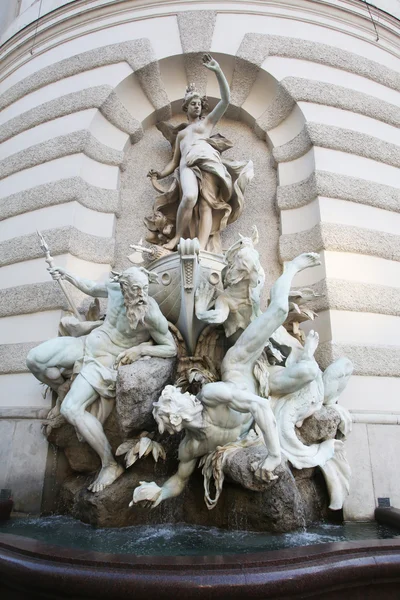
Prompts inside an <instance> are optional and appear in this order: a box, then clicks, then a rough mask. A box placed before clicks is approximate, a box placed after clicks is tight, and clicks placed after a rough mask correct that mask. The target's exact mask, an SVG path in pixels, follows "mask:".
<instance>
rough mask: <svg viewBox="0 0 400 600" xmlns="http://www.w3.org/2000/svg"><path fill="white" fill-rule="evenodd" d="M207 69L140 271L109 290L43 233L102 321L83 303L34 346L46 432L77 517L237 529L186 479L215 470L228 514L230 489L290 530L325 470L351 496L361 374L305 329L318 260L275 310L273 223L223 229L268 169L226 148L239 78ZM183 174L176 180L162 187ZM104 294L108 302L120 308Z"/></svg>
mask: <svg viewBox="0 0 400 600" xmlns="http://www.w3.org/2000/svg"><path fill="white" fill-rule="evenodd" d="M203 62H204V65H205V67H206V68H208V69H210V70H211V71H214V72H215V74H216V77H217V81H218V83H219V86H220V91H221V100H220V102H219V103H218V104H217V106H216V107H215V108H214V110H213V111H211V112H210V113H209V114H208V115H207V116H204V115H203V114H202V113H203V110H204V109H205V107H206V99H205V98H204V97H200V95H199V94H198V92H197V91H196V89H195V87H194V86H193V85H191V86H189V88H188V89H187V92H186V96H185V100H184V105H183V108H184V110H185V111H186V112H187V115H188V123H187V124H186V125H181V126H178V127H172V126H169V125H168V124H162V125H161V126H160V127H159V128H160V130H161V131H163V133H164V134H165V135H166V136H167V137H168V139H169V141H170V142H171V146H172V152H173V154H172V158H171V161H170V162H169V163H168V165H167V166H166V167H165V168H164V170H163V171H161V172H158V171H154V170H151V171H150V172H149V176H150V178H151V181H152V183H153V186H154V187H155V189H156V190H157V191H158V192H159V193H160V196H158V197H157V199H156V200H155V203H154V210H153V214H152V215H151V216H150V217H148V218H147V219H146V221H145V223H146V226H147V228H148V231H149V233H148V236H147V244H148V245H143V244H142V243H141V242H140V243H139V244H132V246H131V248H132V249H133V250H134V252H133V254H131V255H130V256H129V259H130V260H131V262H133V263H134V264H135V266H133V267H131V268H129V269H126V270H124V271H121V272H117V271H113V273H112V276H111V278H110V280H109V281H108V282H105V283H98V282H95V281H91V280H88V279H84V278H82V277H77V276H76V275H74V274H72V273H70V272H69V271H67V270H66V269H63V268H61V267H56V266H55V265H54V261H53V259H52V257H51V255H50V250H49V249H48V247H47V246H45V241H44V240H43V238H42V239H41V244H42V247H43V249H44V251H45V253H46V260H47V262H48V264H49V272H50V274H51V276H52V277H53V279H54V280H56V281H58V282H60V283H62V289H63V290H64V291H66V293H67V294H68V290H67V287H66V284H64V282H68V283H69V284H72V285H73V286H75V287H76V288H78V289H79V290H80V291H81V292H84V293H85V294H87V295H89V296H92V297H93V298H95V299H96V303H95V304H94V305H93V306H92V307H91V309H90V311H89V313H88V314H87V315H86V320H82V315H81V314H80V313H79V311H78V310H77V309H76V307H72V310H73V313H74V314H73V315H66V316H64V317H63V319H62V321H61V325H60V334H61V335H60V337H58V338H55V339H53V340H49V341H47V342H44V343H43V344H41V345H40V346H38V347H37V348H34V349H33V350H31V352H30V353H29V355H28V360H27V362H28V367H29V368H30V370H31V371H32V373H33V374H34V375H35V376H36V377H37V379H39V381H41V382H42V383H43V384H45V385H46V386H48V387H49V389H50V390H52V391H53V392H54V393H55V395H56V397H57V400H56V403H55V406H54V407H53V408H52V410H51V411H50V413H49V415H48V418H47V420H46V421H45V423H44V432H45V434H46V435H47V437H48V439H49V441H51V442H52V443H54V444H55V445H57V446H59V447H61V448H63V449H65V453H66V456H67V459H68V461H69V464H70V467H71V469H72V471H73V472H74V473H75V475H74V477H72V479H69V480H67V481H66V483H65V484H64V488H63V491H62V494H61V495H62V506H63V510H67V511H69V512H71V513H72V514H74V515H75V516H78V517H80V518H82V519H84V520H89V521H90V522H94V523H96V524H99V525H105V524H106V525H128V524H133V523H138V522H140V519H141V518H143V517H141V515H143V511H141V510H140V508H139V505H142V504H144V505H146V506H151V507H153V508H154V507H157V506H158V505H160V504H161V503H163V502H164V501H167V500H169V499H172V498H177V500H175V501H174V502H175V505H174V506H175V508H176V511H175V515H174V517H173V518H174V519H175V520H186V521H187V522H201V523H205V522H207V523H209V524H213V525H221V526H225V527H226V526H233V525H232V522H231V521H230V520H229V518H228V517H227V513H226V510H224V509H223V508H221V509H220V508H217V510H214V511H212V513H208V511H207V510H206V514H211V515H215V517H209V518H207V517H205V516H204V514H201V515H200V512H201V510H200V509H198V508H197V513H196V511H195V510H194V508H193V507H194V506H196V505H197V504H196V502H195V501H194V500H193V497H191V496H190V495H191V494H192V495H193V493H195V494H197V493H198V490H197V488H196V489H195V491H194V492H193V490H191V489H190V488H188V483H189V482H190V480H191V478H192V476H193V477H194V478H196V476H195V475H194V472H195V469H196V467H198V466H200V467H201V468H202V476H203V487H204V499H205V506H206V507H207V509H215V508H216V507H217V506H218V507H220V506H221V501H222V498H224V492H223V488H224V487H225V488H226V490H225V500H224V501H223V502H225V503H227V504H226V506H228V505H230V506H231V508H232V506H233V508H235V507H240V510H241V514H242V515H245V517H246V519H247V521H246V523H247V526H248V527H249V528H252V529H257V528H258V529H260V530H263V529H271V530H275V531H276V530H289V529H293V528H295V527H298V526H300V525H304V524H305V523H306V522H307V521H310V520H312V519H313V518H314V517H315V516H321V515H322V513H323V510H322V509H321V508H318V509H317V505H318V506H320V505H322V504H323V503H322V502H321V497H322V496H323V493H324V492H323V484H322V483H321V480H318V482H317V483H316V481H317V479H315V478H318V473H321V474H322V475H323V477H324V479H325V482H326V489H327V491H328V495H329V507H330V508H331V509H333V510H337V509H340V508H341V507H342V505H343V501H344V499H345V497H346V495H347V494H348V490H349V479H350V469H349V465H348V463H347V461H346V457H345V453H344V440H345V438H346V436H347V435H348V434H349V432H350V430H351V418H350V415H349V413H348V411H347V410H346V409H345V408H343V407H341V406H340V405H338V403H337V401H338V398H339V396H340V394H341V392H342V391H343V389H344V388H345V386H346V384H347V382H348V380H349V378H350V376H351V374H352V370H353V367H352V364H351V363H350V361H349V360H347V359H346V358H341V359H339V360H337V361H336V362H334V363H333V364H332V365H330V366H329V367H328V368H327V369H326V370H325V371H324V372H322V370H321V369H320V367H319V365H318V363H317V361H316V358H315V353H316V350H317V347H318V341H319V338H318V334H317V333H316V332H315V331H313V330H311V331H309V333H308V334H307V335H306V334H305V332H304V331H303V330H302V329H301V327H300V324H301V323H302V322H303V321H305V320H309V319H311V320H313V319H314V318H315V317H316V313H315V312H314V311H313V309H312V308H309V307H308V306H305V304H306V303H308V302H312V301H313V300H314V299H315V298H316V297H317V296H318V294H315V293H314V292H313V290H312V289H311V288H306V289H304V290H302V289H295V290H292V289H291V286H292V283H293V278H294V277H295V276H296V274H297V273H299V272H301V271H304V270H305V269H312V268H315V267H316V266H317V265H319V264H320V258H319V255H318V254H316V253H312V252H311V253H303V254H301V255H300V256H298V257H296V258H295V259H294V260H292V261H290V262H288V263H286V264H285V265H284V270H283V273H282V275H281V276H280V277H279V278H278V279H277V280H276V281H275V283H274V285H273V286H272V288H271V290H270V300H269V304H268V307H267V308H266V310H264V311H263V310H262V308H261V295H262V291H263V288H264V284H265V273H264V269H263V267H262V265H261V263H260V257H259V253H258V251H257V249H256V245H257V243H258V241H259V234H258V231H257V228H256V227H253V229H252V231H251V232H250V235H249V236H248V237H246V236H242V235H240V236H239V238H238V239H237V240H236V241H235V242H234V243H233V244H232V245H231V246H230V247H229V248H228V249H227V250H225V251H223V250H222V247H221V240H220V233H221V231H223V230H224V228H225V227H226V226H227V225H229V223H231V222H233V221H235V220H236V219H237V218H238V217H239V216H240V214H241V212H242V210H243V205H244V193H245V188H246V185H247V184H248V183H249V182H250V181H251V179H252V177H253V167H252V163H251V161H242V162H240V161H239V162H237V161H236V162H235V161H229V160H228V159H227V160H225V159H222V158H221V152H222V151H223V150H225V149H226V148H227V147H229V142H228V141H227V140H226V139H225V138H223V137H222V136H217V137H215V136H213V135H212V131H213V128H214V126H215V125H216V123H217V122H218V121H219V119H220V118H221V117H222V115H223V114H224V112H225V111H226V108H227V106H228V104H229V86H228V83H227V81H226V79H225V76H224V74H223V73H222V71H221V69H220V67H219V65H218V63H217V62H216V61H215V60H214V59H212V58H211V57H210V56H209V55H205V57H204V60H203ZM168 175H173V177H172V183H171V184H170V187H169V188H168V189H163V188H161V186H160V185H159V184H158V180H159V179H162V178H164V177H167V176H168ZM68 298H69V301H70V303H71V302H72V300H71V298H70V295H68ZM100 298H107V301H108V304H107V310H106V314H105V315H104V316H102V315H101V314H100V310H99V304H98V299H100ZM176 434H180V435H179V436H176ZM123 457H124V458H123ZM160 460H161V461H163V462H164V464H163V466H162V467H160V466H159V465H160V462H159V461H160ZM155 465H157V471H156V475H154V468H155ZM96 470H97V471H98V472H97V473H96V475H93V472H94V471H96ZM82 475H85V476H86V477H82ZM154 479H157V480H158V481H159V482H160V484H158V483H156V482H155V481H154ZM161 479H163V480H164V481H161ZM224 484H227V485H224ZM85 488H87V491H86V490H85ZM313 495H314V496H315V497H313ZM255 496H256V497H257V498H258V500H257V501H255ZM178 497H182V498H185V500H182V502H181V503H180V504H179V500H178ZM176 502H178V504H176ZM229 503H230V504H229ZM105 506H109V507H111V506H112V507H113V508H112V509H111V508H110V509H107V510H105V508H104V507H105ZM277 506H281V512H282V511H283V512H282V515H277V508H276V507H277ZM113 510H115V514H113ZM159 510H160V509H159ZM199 511H200V512H199ZM321 511H322V512H321ZM278 512H279V511H278ZM152 514H153V515H154V514H157V511H154V512H153V513H152ZM160 514H161V513H160ZM89 515H90V516H89ZM152 518H153V519H156V518H157V517H154V516H153V517H152ZM171 518H172V517H171ZM207 519H208V520H207Z"/></svg>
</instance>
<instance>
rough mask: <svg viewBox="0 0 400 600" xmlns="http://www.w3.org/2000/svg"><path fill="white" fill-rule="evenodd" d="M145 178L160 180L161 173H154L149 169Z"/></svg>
mask: <svg viewBox="0 0 400 600" xmlns="http://www.w3.org/2000/svg"><path fill="white" fill-rule="evenodd" d="M147 177H150V179H162V177H161V173H160V172H159V171H155V170H154V169H150V171H149V172H148V173H147Z"/></svg>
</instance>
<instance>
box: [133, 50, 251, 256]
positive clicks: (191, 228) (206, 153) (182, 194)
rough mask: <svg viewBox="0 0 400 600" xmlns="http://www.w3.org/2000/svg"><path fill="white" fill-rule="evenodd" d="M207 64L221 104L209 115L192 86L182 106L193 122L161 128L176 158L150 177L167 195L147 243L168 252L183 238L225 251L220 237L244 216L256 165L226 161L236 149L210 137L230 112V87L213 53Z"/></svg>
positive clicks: (153, 219)
mask: <svg viewBox="0 0 400 600" xmlns="http://www.w3.org/2000/svg"><path fill="white" fill-rule="evenodd" d="M203 64H204V66H205V67H206V68H207V69H209V70H210V71H214V73H215V74H216V77H217V80H218V83H219V89H220V93H221V100H220V101H219V102H218V104H217V106H216V107H215V108H214V109H213V110H212V111H211V112H210V113H209V114H208V115H207V116H204V114H203V111H204V110H206V109H207V101H206V98H205V97H204V96H203V97H202V96H200V94H199V92H198V91H197V90H196V88H195V86H194V84H190V85H189V86H188V88H187V90H186V94H185V99H184V102H183V106H182V108H183V111H184V112H186V113H187V117H188V121H189V123H188V124H181V125H179V126H178V127H172V126H170V125H167V124H166V123H163V124H161V125H159V126H158V127H159V129H160V130H161V131H162V133H163V135H165V137H167V139H168V140H169V141H170V142H171V145H172V147H173V156H172V159H171V161H170V162H169V163H168V164H167V165H166V167H165V168H164V169H163V170H162V171H155V170H151V171H150V172H149V173H148V176H149V177H150V178H151V181H152V183H153V186H154V187H155V189H156V190H157V191H158V192H161V193H162V195H161V196H159V197H158V198H157V199H156V201H155V204H154V207H153V216H152V217H150V218H148V219H146V220H145V222H146V225H147V227H148V229H149V230H150V231H151V233H150V235H149V236H148V238H147V239H148V241H150V242H153V243H159V244H162V243H163V244H164V247H165V248H167V249H168V250H174V248H175V247H176V246H177V244H178V242H179V240H180V238H181V237H182V238H191V239H193V238H195V237H197V238H198V239H199V241H200V248H201V249H202V250H204V249H206V250H210V251H213V252H221V244H220V240H219V233H220V232H221V231H222V230H223V229H225V227H226V226H227V224H229V223H232V222H234V221H236V219H237V218H238V217H239V216H240V214H241V212H242V209H243V194H244V190H245V187H246V185H247V183H248V182H249V181H251V179H252V178H253V163H252V162H251V161H245V162H238V161H233V160H223V159H222V158H221V152H223V151H224V150H227V149H228V148H231V147H232V143H231V142H229V141H228V140H226V139H225V138H224V137H222V136H221V135H215V136H212V135H211V134H212V131H213V129H214V127H215V125H216V124H217V123H218V121H219V120H220V119H221V117H222V116H223V114H224V113H225V111H226V109H227V108H228V105H229V100H230V91H229V85H228V82H227V80H226V78H225V75H224V74H223V72H222V70H221V67H220V66H219V64H218V63H217V61H216V60H214V59H213V58H212V57H211V56H210V55H209V54H205V55H204V57H203ZM178 132H179V133H178ZM172 173H174V180H173V182H172V184H171V186H170V188H169V189H168V190H167V191H165V190H163V189H162V188H161V187H160V186H159V185H158V184H157V180H158V179H163V178H164V177H167V176H168V175H171V174H172Z"/></svg>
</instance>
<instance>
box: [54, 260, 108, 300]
mask: <svg viewBox="0 0 400 600" xmlns="http://www.w3.org/2000/svg"><path fill="white" fill-rule="evenodd" d="M48 271H49V273H50V275H51V276H52V278H53V279H54V281H57V280H58V279H63V280H64V281H68V282H69V283H71V284H72V285H73V286H75V287H76V288H78V290H80V291H81V292H83V293H84V294H87V295H88V296H93V297H94V298H107V296H108V291H107V286H106V284H105V283H98V282H97V281H92V280H91V279H85V278H84V277H77V276H76V275H73V274H72V273H70V272H69V271H67V270H66V269H64V268H63V267H52V268H50V269H48Z"/></svg>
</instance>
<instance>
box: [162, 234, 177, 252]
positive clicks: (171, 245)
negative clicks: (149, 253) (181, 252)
mask: <svg viewBox="0 0 400 600" xmlns="http://www.w3.org/2000/svg"><path fill="white" fill-rule="evenodd" d="M179 239H180V238H177V237H174V238H172V240H170V241H169V242H167V243H166V244H163V248H165V249H166V250H175V248H176V247H177V245H178V242H179Z"/></svg>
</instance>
